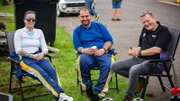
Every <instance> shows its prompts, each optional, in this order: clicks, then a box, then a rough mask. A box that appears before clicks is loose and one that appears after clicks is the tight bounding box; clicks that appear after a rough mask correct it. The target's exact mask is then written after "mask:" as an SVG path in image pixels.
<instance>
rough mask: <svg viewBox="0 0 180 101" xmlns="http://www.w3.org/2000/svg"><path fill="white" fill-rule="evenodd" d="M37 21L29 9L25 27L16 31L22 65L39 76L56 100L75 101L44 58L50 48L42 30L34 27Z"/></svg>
mask: <svg viewBox="0 0 180 101" xmlns="http://www.w3.org/2000/svg"><path fill="white" fill-rule="evenodd" d="M35 21H36V14H35V12H34V11H27V12H26V13H25V15H24V23H25V27H24V28H21V29H18V30H17V31H16V32H15V36H14V47H15V51H16V54H18V55H19V57H20V59H21V62H20V66H21V68H22V69H23V70H24V71H26V72H28V73H30V74H31V75H33V76H35V77H36V78H38V79H39V81H41V82H42V84H43V85H44V86H45V87H46V88H47V89H48V90H49V91H51V92H52V94H53V95H54V96H55V99H56V101H73V98H72V97H69V96H67V95H65V94H64V90H63V89H62V88H61V85H60V80H59V77H58V74H57V73H56V70H55V69H54V67H53V66H52V65H51V63H50V62H49V61H48V60H46V59H44V56H45V54H47V53H48V48H47V45H46V41H45V38H44V35H43V32H42V30H41V29H36V28H34V25H35ZM39 49H41V51H40V50H39Z"/></svg>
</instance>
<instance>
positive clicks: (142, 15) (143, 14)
mask: <svg viewBox="0 0 180 101" xmlns="http://www.w3.org/2000/svg"><path fill="white" fill-rule="evenodd" d="M146 14H149V15H150V16H152V17H153V16H154V15H153V14H152V13H151V12H149V11H145V12H143V13H142V14H140V17H144V16H145V15H146Z"/></svg>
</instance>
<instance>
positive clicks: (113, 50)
mask: <svg viewBox="0 0 180 101" xmlns="http://www.w3.org/2000/svg"><path fill="white" fill-rule="evenodd" d="M109 52H110V53H111V54H112V55H113V58H114V60H115V59H116V57H115V55H116V54H117V52H115V49H114V48H112V49H110V50H109ZM76 70H77V84H78V85H80V91H81V95H83V92H86V90H83V88H82V86H81V84H80V81H79V76H78V75H79V73H78V69H77V68H76ZM91 70H93V71H95V70H99V68H98V67H94V68H92V69H91ZM112 76H113V75H112ZM114 76H115V87H109V90H114V89H115V90H116V91H117V92H118V91H119V88H118V78H117V73H114ZM92 81H98V80H97V79H92ZM110 82H112V77H111V80H110Z"/></svg>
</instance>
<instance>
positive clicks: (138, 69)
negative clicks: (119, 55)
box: [111, 57, 159, 98]
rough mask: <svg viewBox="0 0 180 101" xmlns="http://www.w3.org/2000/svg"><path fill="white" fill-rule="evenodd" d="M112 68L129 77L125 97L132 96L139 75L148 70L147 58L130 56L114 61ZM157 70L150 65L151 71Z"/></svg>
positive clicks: (157, 70)
mask: <svg viewBox="0 0 180 101" xmlns="http://www.w3.org/2000/svg"><path fill="white" fill-rule="evenodd" d="M111 68H112V70H113V71H114V72H116V73H118V74H120V75H122V76H124V77H126V78H129V81H128V88H127V91H126V94H125V98H132V97H133V95H134V90H135V87H136V84H137V83H138V81H139V76H140V75H143V74H147V73H148V71H149V68H148V60H144V59H141V58H136V57H134V58H131V59H128V60H122V61H120V60H119V61H116V62H115V63H114V64H113V65H112V67H111ZM156 72H159V69H158V68H157V67H155V66H153V67H152V69H151V73H156Z"/></svg>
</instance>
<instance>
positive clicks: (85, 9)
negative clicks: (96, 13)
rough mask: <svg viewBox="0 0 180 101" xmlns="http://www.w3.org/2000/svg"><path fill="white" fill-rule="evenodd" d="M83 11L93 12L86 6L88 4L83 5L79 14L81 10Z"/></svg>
mask: <svg viewBox="0 0 180 101" xmlns="http://www.w3.org/2000/svg"><path fill="white" fill-rule="evenodd" d="M81 11H88V12H89V14H91V11H90V9H89V8H88V7H86V6H83V7H82V8H80V10H79V15H80V12H81Z"/></svg>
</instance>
